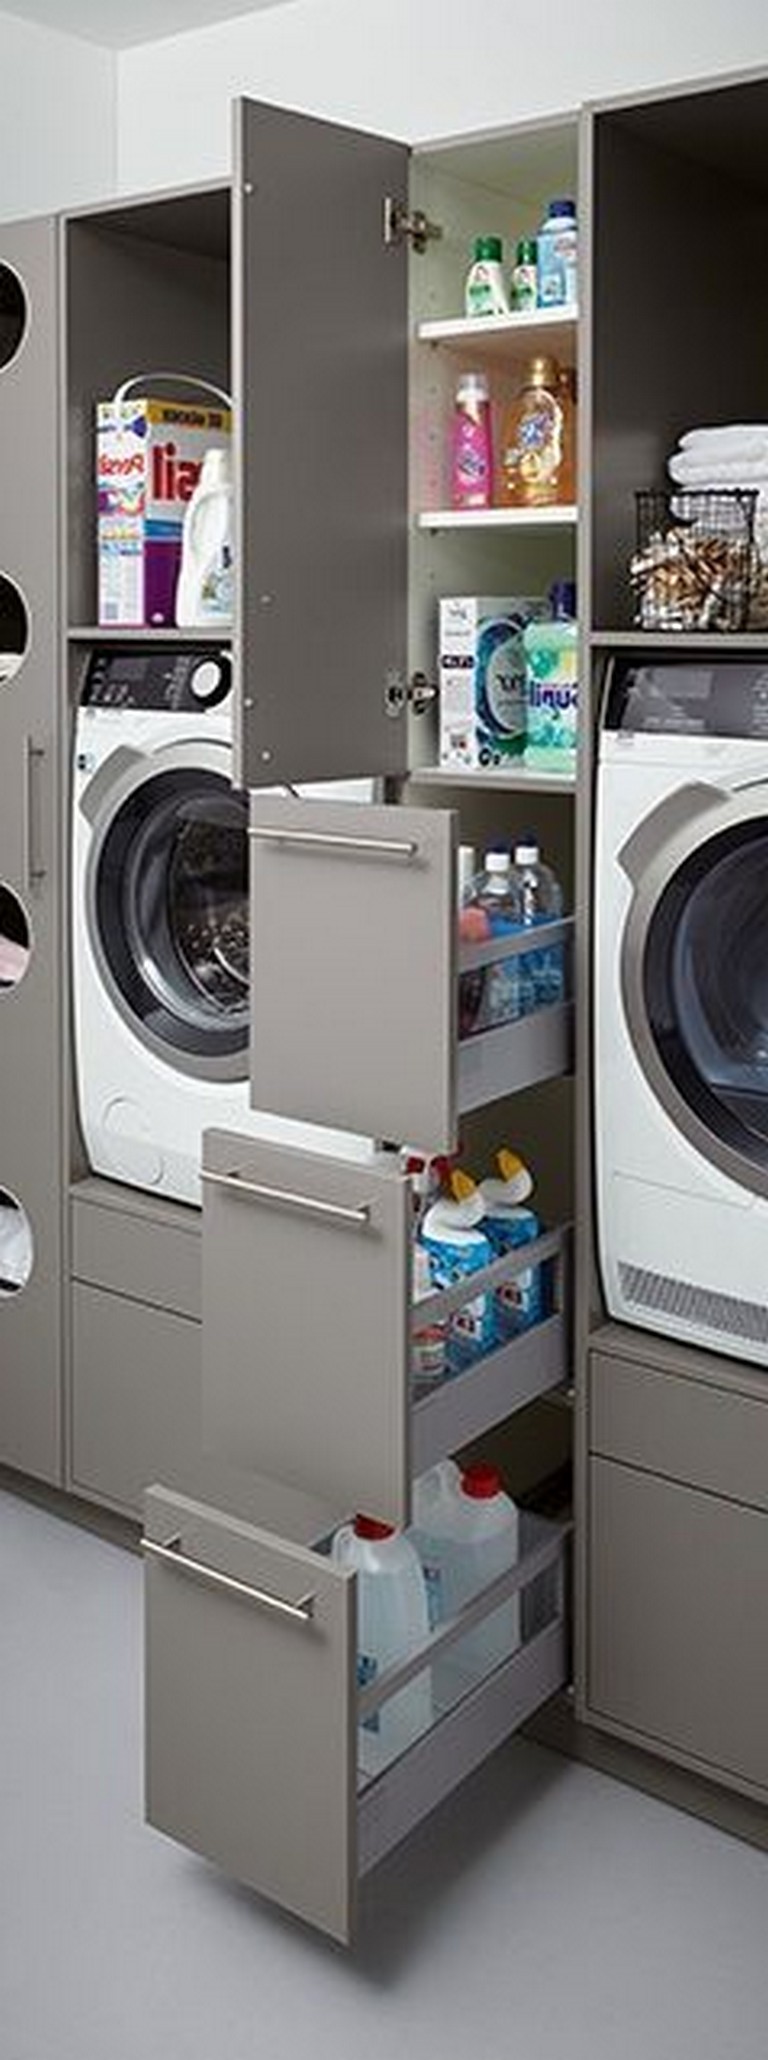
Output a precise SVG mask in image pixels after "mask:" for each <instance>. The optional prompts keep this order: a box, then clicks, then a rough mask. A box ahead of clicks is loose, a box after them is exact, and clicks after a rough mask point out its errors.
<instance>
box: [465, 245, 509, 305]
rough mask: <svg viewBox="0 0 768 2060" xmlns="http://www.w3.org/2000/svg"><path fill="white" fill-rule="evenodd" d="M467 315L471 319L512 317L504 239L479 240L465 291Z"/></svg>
mask: <svg viewBox="0 0 768 2060" xmlns="http://www.w3.org/2000/svg"><path fill="white" fill-rule="evenodd" d="M464 313H465V314H466V315H468V316H469V318H470V319H472V318H473V317H477V316H478V315H508V314H509V302H508V300H507V292H506V287H505V284H504V271H503V267H502V258H501V237H500V236H478V237H477V238H476V241H475V248H474V257H473V260H472V264H471V265H470V268H469V271H468V273H467V283H466V286H465V288H464Z"/></svg>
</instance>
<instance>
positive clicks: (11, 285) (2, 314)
mask: <svg viewBox="0 0 768 2060" xmlns="http://www.w3.org/2000/svg"><path fill="white" fill-rule="evenodd" d="M28 324H29V303H28V301H27V296H26V293H25V291H24V287H23V285H22V282H21V280H20V278H19V275H18V272H15V271H14V269H13V266H12V265H9V264H6V263H5V261H4V260H2V259H0V372H4V371H5V370H6V368H7V366H9V365H12V364H13V361H14V358H17V357H18V354H19V351H20V350H21V346H22V344H23V342H24V338H25V336H26V333H27V328H28Z"/></svg>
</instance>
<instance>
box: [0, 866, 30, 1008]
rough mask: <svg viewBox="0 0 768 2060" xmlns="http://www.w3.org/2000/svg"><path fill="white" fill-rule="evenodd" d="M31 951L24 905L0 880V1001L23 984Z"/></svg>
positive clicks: (28, 922)
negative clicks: (20, 983)
mask: <svg viewBox="0 0 768 2060" xmlns="http://www.w3.org/2000/svg"><path fill="white" fill-rule="evenodd" d="M32 949H33V938H32V928H31V925H30V921H29V917H28V915H27V912H26V909H25V907H24V903H23V902H22V901H20V900H19V896H18V894H15V893H14V891H13V888H12V887H6V885H5V882H4V881H2V880H0V999H1V998H2V996H3V995H4V994H7V993H8V992H9V990H12V989H13V988H14V987H18V985H19V982H20V981H21V980H23V978H24V975H25V973H26V971H27V969H28V966H29V961H30V959H31V957H32Z"/></svg>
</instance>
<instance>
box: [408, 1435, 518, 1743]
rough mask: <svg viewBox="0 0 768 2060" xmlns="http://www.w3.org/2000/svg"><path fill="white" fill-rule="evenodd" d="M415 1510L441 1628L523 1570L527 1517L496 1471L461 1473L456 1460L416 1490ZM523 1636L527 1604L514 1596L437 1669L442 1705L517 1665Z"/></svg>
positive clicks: (477, 1468)
mask: <svg viewBox="0 0 768 2060" xmlns="http://www.w3.org/2000/svg"><path fill="white" fill-rule="evenodd" d="M413 1508H414V1526H413V1530H412V1533H411V1536H412V1538H413V1542H414V1544H415V1546H416V1549H417V1551H418V1554H419V1558H420V1559H421V1562H422V1565H423V1567H424V1570H425V1576H426V1581H427V1589H428V1593H429V1597H430V1612H431V1616H432V1620H433V1624H435V1625H436V1624H438V1623H440V1622H441V1621H444V1620H445V1619H447V1618H448V1617H453V1616H455V1615H456V1614H457V1612H458V1611H459V1610H460V1609H461V1608H462V1607H463V1605H464V1603H465V1602H468V1601H469V1600H470V1599H471V1597H473V1596H475V1595H477V1594H478V1593H479V1591H480V1590H481V1589H482V1588H487V1587H488V1586H489V1584H490V1582H491V1581H494V1580H497V1579H498V1577H499V1575H500V1574H502V1573H506V1572H507V1570H508V1568H510V1567H513V1566H516V1565H517V1560H518V1556H519V1516H518V1511H517V1509H516V1507H515V1504H514V1502H513V1501H512V1500H511V1497H510V1496H509V1495H507V1494H505V1492H504V1488H503V1486H502V1481H501V1476H500V1474H499V1473H498V1471H497V1469H496V1467H494V1466H487V1465H485V1464H481V1463H478V1464H476V1465H472V1466H467V1467H465V1468H464V1469H463V1471H460V1469H459V1468H458V1467H457V1466H456V1465H455V1464H454V1462H453V1461H452V1460H447V1461H445V1460H444V1461H443V1462H442V1464H441V1465H440V1466H437V1467H433V1468H432V1469H431V1471H430V1472H429V1473H428V1474H423V1475H422V1476H421V1479H420V1480H418V1481H416V1482H415V1483H414V1494H413ZM520 1637H521V1630H520V1597H519V1595H512V1596H510V1598H509V1601H508V1602H503V1603H501V1605H500V1607H499V1608H498V1609H495V1610H494V1611H493V1613H492V1615H491V1616H489V1617H484V1618H483V1620H482V1622H481V1623H479V1624H477V1625H476V1626H475V1628H474V1629H473V1630H472V1631H468V1632H467V1634H466V1637H465V1638H460V1639H457V1641H456V1644H455V1645H454V1646H452V1647H449V1649H448V1651H447V1652H446V1653H445V1655H444V1657H443V1658H442V1659H440V1660H439V1661H437V1662H436V1663H435V1669H434V1673H435V1693H436V1698H437V1701H438V1704H441V1703H442V1702H443V1701H444V1700H446V1699H447V1700H453V1699H455V1696H456V1694H457V1692H459V1691H460V1690H461V1688H462V1687H466V1686H467V1685H468V1683H469V1681H470V1680H472V1681H474V1680H479V1679H481V1678H482V1676H483V1675H484V1674H488V1673H490V1671H491V1669H492V1668H493V1667H497V1666H499V1665H500V1664H501V1662H502V1661H503V1660H505V1659H509V1657H510V1654H511V1653H513V1652H515V1651H516V1650H517V1647H518V1646H519V1644H520Z"/></svg>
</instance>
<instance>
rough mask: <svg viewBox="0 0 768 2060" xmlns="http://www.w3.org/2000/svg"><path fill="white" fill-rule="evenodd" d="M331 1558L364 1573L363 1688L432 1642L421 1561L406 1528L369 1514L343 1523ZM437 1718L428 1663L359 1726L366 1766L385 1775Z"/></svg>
mask: <svg viewBox="0 0 768 2060" xmlns="http://www.w3.org/2000/svg"><path fill="white" fill-rule="evenodd" d="M331 1558H332V1559H333V1560H334V1562H335V1564H336V1565H337V1566H342V1567H346V1568H349V1569H350V1570H352V1571H354V1572H355V1573H356V1575H357V1680H358V1687H367V1686H368V1684H369V1682H371V1681H374V1680H376V1678H377V1676H378V1675H379V1674H380V1673H383V1672H385V1670H386V1668H387V1667H391V1666H394V1665H395V1664H396V1662H397V1661H398V1660H401V1659H408V1658H410V1656H411V1654H412V1653H415V1652H417V1651H419V1650H420V1648H421V1647H422V1646H426V1644H427V1641H428V1638H429V1609H428V1604H427V1587H426V1582H425V1579H424V1574H423V1571H422V1567H421V1563H420V1560H419V1556H418V1553H417V1551H416V1549H415V1546H414V1545H413V1544H412V1543H411V1541H410V1539H408V1538H406V1537H405V1536H404V1534H403V1532H402V1531H397V1530H395V1529H394V1527H393V1525H392V1524H385V1523H379V1522H378V1521H377V1520H376V1518H374V1517H369V1516H356V1517H355V1520H354V1523H353V1524H344V1525H342V1528H341V1530H339V1531H337V1532H336V1535H335V1537H334V1539H333V1543H332V1546H331ZM431 1723H432V1680H431V1674H430V1669H429V1666H426V1667H424V1668H423V1669H422V1671H421V1673H419V1674H417V1675H416V1676H415V1679H414V1680H413V1681H409V1682H408V1684H407V1686H406V1687H405V1688H401V1689H399V1691H398V1693H397V1694H396V1695H391V1696H390V1697H389V1698H388V1700H387V1701H386V1702H383V1703H382V1704H381V1705H380V1707H379V1709H377V1710H374V1712H373V1714H372V1715H371V1716H370V1717H365V1718H363V1721H362V1723H361V1724H360V1726H359V1730H358V1761H359V1765H360V1768H361V1771H362V1772H363V1773H365V1774H378V1773H380V1772H381V1770H382V1768H383V1767H386V1766H389V1764H390V1762H391V1761H392V1760H394V1759H397V1758H398V1757H399V1755H400V1753H402V1752H406V1751H407V1749H408V1746H409V1745H413V1744H414V1742H415V1740H416V1739H417V1738H420V1737H421V1734H422V1732H424V1731H428V1730H429V1727H430V1724H431Z"/></svg>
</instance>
